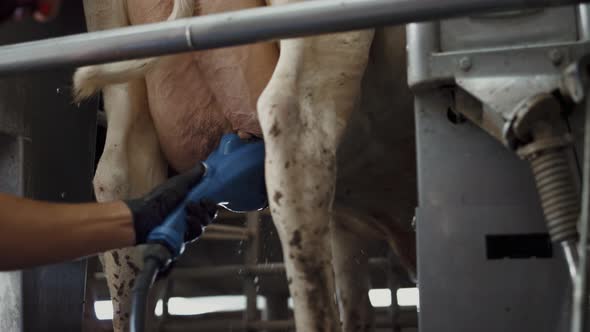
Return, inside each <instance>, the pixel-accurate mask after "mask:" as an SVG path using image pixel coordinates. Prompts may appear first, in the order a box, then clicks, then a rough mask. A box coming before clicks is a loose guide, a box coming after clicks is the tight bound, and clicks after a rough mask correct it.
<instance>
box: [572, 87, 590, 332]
mask: <svg viewBox="0 0 590 332" xmlns="http://www.w3.org/2000/svg"><path fill="white" fill-rule="evenodd" d="M585 106H586V107H585V108H586V109H585V111H586V115H585V120H584V121H585V125H584V157H583V163H582V200H581V211H580V220H579V225H578V227H579V234H580V237H579V238H580V239H579V241H578V250H577V251H578V256H579V259H578V267H577V273H576V277H575V278H574V285H573V308H572V320H571V326H570V328H571V329H570V331H571V332H585V331H586V330H587V329H588V326H589V322H588V301H589V299H588V281H589V280H588V278H589V274H588V268H589V265H590V264H589V262H588V260H589V258H590V257H589V255H588V236H590V99H589V98H588V97H586V105H585Z"/></svg>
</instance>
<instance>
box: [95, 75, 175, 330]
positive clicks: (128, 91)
mask: <svg viewBox="0 0 590 332" xmlns="http://www.w3.org/2000/svg"><path fill="white" fill-rule="evenodd" d="M103 96H104V101H105V111H106V112H107V122H108V128H107V138H106V142H105V148H104V152H103V155H102V157H101V159H100V161H99V164H98V168H97V171H96V174H95V177H94V191H95V195H96V198H97V200H98V201H99V202H105V201H112V200H118V199H128V198H135V197H139V196H141V195H143V194H145V193H147V192H148V191H149V190H151V189H152V188H153V187H155V186H156V185H158V184H160V183H162V182H163V181H165V179H166V172H167V167H166V163H165V161H164V159H163V157H162V154H161V152H160V148H159V145H158V140H157V137H156V133H155V129H154V126H153V124H152V121H151V117H150V112H149V109H148V105H147V96H146V88H145V82H144V81H143V80H138V81H133V82H130V83H127V84H121V85H114V86H108V87H106V88H105V89H104V94H103ZM101 262H102V265H103V270H104V272H105V275H106V279H107V283H108V286H109V291H110V294H111V299H112V302H113V309H114V315H113V328H114V331H116V332H120V331H127V330H128V326H129V316H130V314H131V289H132V287H133V283H134V282H135V278H136V276H137V274H138V272H139V271H140V269H141V268H142V265H143V255H142V250H141V248H139V247H136V248H125V249H120V250H113V251H109V252H107V253H105V254H103V255H102V257H101Z"/></svg>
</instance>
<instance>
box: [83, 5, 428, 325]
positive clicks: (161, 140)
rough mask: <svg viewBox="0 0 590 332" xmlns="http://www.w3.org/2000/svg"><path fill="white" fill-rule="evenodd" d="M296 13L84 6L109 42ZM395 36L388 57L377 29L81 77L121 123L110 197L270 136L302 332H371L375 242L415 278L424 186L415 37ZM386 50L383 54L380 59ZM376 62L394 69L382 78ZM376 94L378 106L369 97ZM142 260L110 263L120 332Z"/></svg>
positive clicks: (92, 69)
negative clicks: (416, 128) (417, 171)
mask: <svg viewBox="0 0 590 332" xmlns="http://www.w3.org/2000/svg"><path fill="white" fill-rule="evenodd" d="M288 2H295V1H285V0H281V1H270V3H268V4H266V3H265V2H264V1H262V0H241V1H224V0H210V1H194V0H174V1H173V0H126V1H124V0H85V1H84V6H85V14H86V19H87V24H88V29H89V30H90V31H96V30H102V29H110V28H115V27H122V26H127V25H137V24H145V23H150V22H157V21H162V20H166V19H168V20H174V19H178V18H182V17H187V16H196V15H207V14H211V13H216V12H223V11H230V10H239V9H243V8H252V7H259V6H264V5H272V6H280V5H282V4H284V3H288ZM390 32H391V33H389V34H387V35H388V36H389V35H391V36H395V38H397V39H396V40H394V41H395V42H396V44H391V42H392V41H390V40H388V38H384V37H383V36H384V34H383V33H381V35H380V36H381V37H380V38H381V46H379V47H377V46H375V45H377V43H375V42H374V40H375V38H376V37H375V31H373V30H366V31H355V32H347V33H339V34H331V35H322V36H317V37H309V38H296V39H289V40H282V41H280V43H278V44H277V43H259V44H252V45H246V46H239V47H231V48H224V49H216V50H208V51H200V52H189V53H184V54H177V55H169V56H163V57H154V58H148V59H140V60H130V61H122V62H118V63H111V64H103V65H95V66H88V67H82V68H79V69H78V70H77V71H76V73H75V75H74V77H73V81H74V91H75V98H76V99H77V100H80V99H83V98H87V97H89V96H91V95H93V94H95V93H96V92H98V91H99V90H102V93H103V99H104V105H105V111H106V113H107V125H108V129H107V137H106V143H105V148H104V152H103V155H102V157H101V159H100V161H99V165H98V167H97V171H96V175H95V178H94V190H95V193H96V197H97V199H98V200H99V201H109V200H114V199H121V198H130V197H136V196H139V195H141V194H143V193H145V192H147V191H149V190H150V189H151V188H153V187H154V186H156V185H157V184H159V183H161V182H163V181H164V180H165V178H166V174H167V167H168V166H171V167H172V168H173V169H174V170H176V171H178V172H182V171H184V170H186V169H188V168H190V167H191V166H193V165H194V164H196V163H197V162H198V161H200V160H203V159H205V158H206V156H207V155H208V154H209V153H210V152H211V151H212V150H213V149H214V148H215V146H216V145H217V143H218V142H219V139H220V137H221V136H222V135H223V134H225V133H228V132H236V133H238V135H239V136H240V137H242V138H248V137H251V136H256V137H263V138H264V141H265V149H266V161H265V171H266V183H267V189H268V195H269V202H270V204H269V208H270V211H271V215H272V218H273V222H274V223H275V226H276V228H277V230H278V233H279V237H280V239H281V243H282V247H283V255H284V261H285V265H286V272H287V277H288V283H289V289H290V293H291V296H292V297H293V303H294V312H295V321H296V327H297V329H298V330H299V331H340V330H343V331H364V330H368V329H369V325H370V324H369V321H370V319H369V312H368V308H369V303H368V295H367V291H368V268H367V257H366V254H365V253H366V250H364V248H365V247H366V245H367V244H366V243H367V242H368V241H370V240H367V239H375V238H377V239H383V240H385V241H387V242H388V243H389V244H390V245H391V247H392V248H393V250H394V251H395V253H396V254H397V256H398V257H399V259H400V262H401V263H402V265H404V266H405V267H406V268H407V270H408V271H409V272H410V273H411V274H414V273H415V266H416V265H415V251H414V250H415V245H414V235H413V232H412V230H411V229H410V228H409V227H408V222H407V221H408V220H409V219H410V216H411V215H409V214H408V213H410V214H411V212H408V211H411V210H412V208H413V206H414V204H415V202H414V199H415V198H414V197H413V194H411V193H410V194H404V193H399V192H398V191H397V190H396V187H397V186H398V185H400V184H402V183H406V184H407V183H409V184H410V186H411V185H412V183H411V181H414V178H415V176H414V175H413V173H412V172H413V171H414V170H413V163H412V162H413V160H412V158H411V156H413V151H412V145H411V143H412V138H413V131H412V129H413V128H412V124H411V112H405V113H404V112H403V111H409V110H410V109H411V96H410V94H409V92H408V91H407V87H406V86H405V81H404V79H403V77H404V68H405V66H404V55H405V53H404V47H403V30H402V29H397V30H395V31H393V30H392V31H390ZM378 36H379V34H378ZM395 38H394V39H395ZM374 44H375V45H374ZM384 44H388V45H387V46H394V47H383V45H384ZM372 45H373V49H377V50H378V52H374V53H375V54H373V55H372V56H371V57H370V56H369V55H370V50H371V47H372ZM400 46H401V47H400ZM370 58H371V59H377V60H378V61H377V62H376V63H375V65H374V67H381V68H380V69H379V68H378V69H374V70H371V66H368V63H369V59H370ZM383 66H388V68H390V69H391V70H392V72H391V73H389V72H386V71H384V70H383ZM367 67H369V69H367ZM365 73H367V75H369V76H367V79H365V80H364V81H363V77H364V75H365ZM389 77H391V79H390V78H389ZM363 85H365V89H364V90H365V91H368V92H369V94H371V97H372V98H363V99H362V100H361V99H360V96H361V87H362V86H363ZM383 85H391V86H390V87H389V89H390V91H387V92H386V93H384V92H385V91H384V88H383ZM388 95H389V96H392V95H394V96H395V97H387V96H388ZM381 98H386V99H388V100H387V101H383V100H382V99H381ZM389 98H393V99H389ZM393 103H398V105H397V106H398V107H397V108H399V109H397V110H393V109H391V108H392V107H394V106H395V105H392V104H393ZM400 114H403V115H400ZM408 114H409V115H408ZM400 118H403V121H400ZM392 129H394V130H392ZM408 156H409V157H410V158H408ZM404 157H405V159H404ZM408 159H410V160H411V162H408ZM337 169H338V172H337ZM391 174H395V175H394V176H391ZM406 187H407V185H406ZM396 202H397V203H396ZM394 203H396V204H394ZM400 211H402V212H400ZM352 244H355V245H352ZM141 253H142V250H141V248H127V249H122V250H115V251H112V252H108V253H105V254H104V255H102V259H101V261H102V263H103V268H104V270H105V274H106V276H107V281H108V284H109V290H110V293H111V297H112V299H113V305H114V309H115V312H114V320H113V325H114V328H115V330H116V331H124V330H126V329H127V326H128V322H129V313H130V297H129V296H130V288H131V287H132V285H133V282H134V280H135V276H136V275H137V273H138V272H139V271H140V269H141V266H142V260H141Z"/></svg>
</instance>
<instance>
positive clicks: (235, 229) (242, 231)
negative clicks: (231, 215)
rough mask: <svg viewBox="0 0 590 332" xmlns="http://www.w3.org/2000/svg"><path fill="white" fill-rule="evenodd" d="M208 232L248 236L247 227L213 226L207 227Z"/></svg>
mask: <svg viewBox="0 0 590 332" xmlns="http://www.w3.org/2000/svg"><path fill="white" fill-rule="evenodd" d="M207 232H219V233H232V234H241V235H246V236H247V235H248V229H247V228H246V227H240V226H232V225H223V224H212V225H209V226H207V230H206V231H205V234H207Z"/></svg>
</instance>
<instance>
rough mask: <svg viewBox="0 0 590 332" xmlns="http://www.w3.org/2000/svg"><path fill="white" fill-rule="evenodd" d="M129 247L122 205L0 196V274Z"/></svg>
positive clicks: (128, 220)
mask: <svg viewBox="0 0 590 332" xmlns="http://www.w3.org/2000/svg"><path fill="white" fill-rule="evenodd" d="M133 244H135V234H134V230H133V221H132V216H131V212H130V211H129V209H128V208H127V206H126V205H125V204H124V203H123V202H113V203H104V204H95V203H89V204H53V203H46V202H38V201H33V200H28V199H23V198H17V197H14V196H10V195H6V194H0V270H7V269H17V268H19V269H20V268H24V267H29V266H34V265H39V264H50V263H56V262H59V261H64V260H71V259H74V258H78V257H83V256H88V255H92V254H96V253H99V252H103V251H106V250H109V249H114V248H121V247H126V246H130V245H133Z"/></svg>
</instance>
